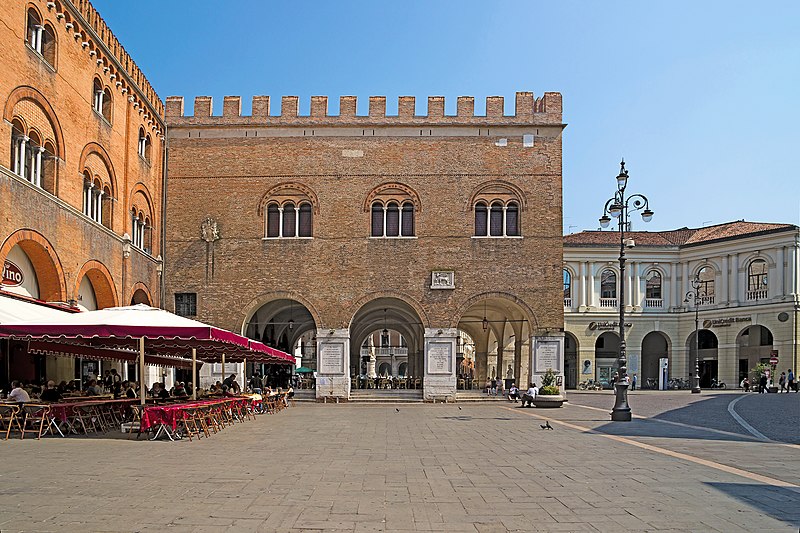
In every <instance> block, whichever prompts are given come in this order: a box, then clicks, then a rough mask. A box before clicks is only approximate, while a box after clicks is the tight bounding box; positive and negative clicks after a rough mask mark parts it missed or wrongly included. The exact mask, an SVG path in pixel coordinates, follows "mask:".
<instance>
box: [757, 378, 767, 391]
mask: <svg viewBox="0 0 800 533" xmlns="http://www.w3.org/2000/svg"><path fill="white" fill-rule="evenodd" d="M765 392H767V375H766V374H761V377H760V378H758V393H759V394H764V393H765Z"/></svg>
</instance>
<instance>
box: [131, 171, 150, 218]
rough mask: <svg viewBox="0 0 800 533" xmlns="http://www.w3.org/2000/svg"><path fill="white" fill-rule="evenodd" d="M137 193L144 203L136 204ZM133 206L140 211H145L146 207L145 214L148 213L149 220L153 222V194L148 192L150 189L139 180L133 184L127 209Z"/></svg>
mask: <svg viewBox="0 0 800 533" xmlns="http://www.w3.org/2000/svg"><path fill="white" fill-rule="evenodd" d="M137 194H138V195H141V196H142V197H143V199H144V202H145V205H139V204H137V202H136V195H137ZM134 206H136V207H138V208H139V210H141V211H145V209H144V208H145V207H146V208H147V210H146V211H147V214H149V215H150V221H151V223H153V221H154V218H155V211H154V210H153V196H152V195H151V194H150V190H149V189H148V188H147V186H146V185H145V184H144V183H142V182H141V181H140V182H138V183H137V184H136V185H134V186H133V189H131V196H130V199H129V200H128V211H130V209H131V208H132V207H134Z"/></svg>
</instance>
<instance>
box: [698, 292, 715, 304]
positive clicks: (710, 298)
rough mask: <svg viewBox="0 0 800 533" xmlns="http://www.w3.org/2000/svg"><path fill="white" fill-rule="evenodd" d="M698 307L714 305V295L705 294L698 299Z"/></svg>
mask: <svg viewBox="0 0 800 533" xmlns="http://www.w3.org/2000/svg"><path fill="white" fill-rule="evenodd" d="M700 305H714V295H713V294H707V295H705V296H701V297H700Z"/></svg>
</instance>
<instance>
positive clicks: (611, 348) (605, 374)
mask: <svg viewBox="0 0 800 533" xmlns="http://www.w3.org/2000/svg"><path fill="white" fill-rule="evenodd" d="M617 359H619V337H618V336H617V334H616V333H613V332H611V331H606V332H605V333H603V334H602V335H600V336H599V337H597V340H596V341H595V342H594V364H595V368H596V370H595V372H597V374H596V375H595V380H596V381H597V382H598V383H600V384H602V385H603V387H605V388H611V383H612V382H613V381H614V372H616V371H617V366H618V361H617Z"/></svg>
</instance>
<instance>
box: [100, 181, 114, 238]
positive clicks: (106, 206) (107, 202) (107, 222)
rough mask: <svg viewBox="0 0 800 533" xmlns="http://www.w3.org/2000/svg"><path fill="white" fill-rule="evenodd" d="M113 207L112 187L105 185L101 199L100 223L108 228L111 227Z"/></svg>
mask: <svg viewBox="0 0 800 533" xmlns="http://www.w3.org/2000/svg"><path fill="white" fill-rule="evenodd" d="M111 208H112V197H111V188H110V187H109V186H108V185H105V186H104V187H103V194H102V196H101V201H100V223H101V224H102V225H104V226H105V227H107V228H111Z"/></svg>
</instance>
